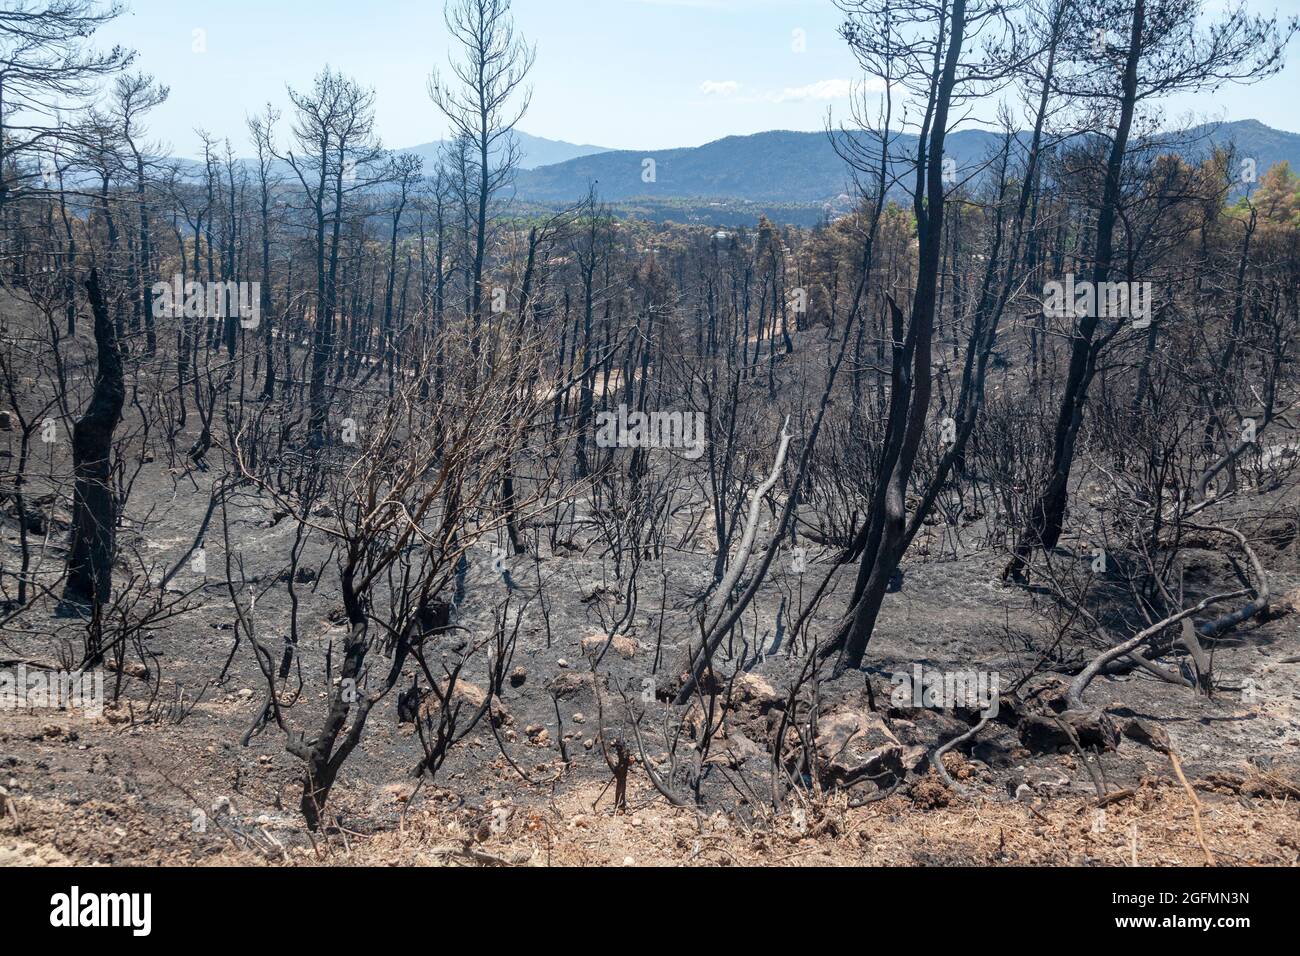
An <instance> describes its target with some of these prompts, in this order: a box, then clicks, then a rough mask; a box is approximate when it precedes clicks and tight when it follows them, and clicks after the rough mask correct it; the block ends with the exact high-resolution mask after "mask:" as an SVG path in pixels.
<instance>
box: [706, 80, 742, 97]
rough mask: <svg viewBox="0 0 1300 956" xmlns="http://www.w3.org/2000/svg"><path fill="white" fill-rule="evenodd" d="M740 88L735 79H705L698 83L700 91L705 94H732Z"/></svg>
mask: <svg viewBox="0 0 1300 956" xmlns="http://www.w3.org/2000/svg"><path fill="white" fill-rule="evenodd" d="M739 90H740V84H739V83H737V82H736V81H735V80H705V81H704V82H703V83H701V84H700V92H701V93H703V94H704V95H705V96H734V95H735V94H736V93H737V92H739Z"/></svg>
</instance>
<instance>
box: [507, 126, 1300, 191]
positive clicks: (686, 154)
mask: <svg viewBox="0 0 1300 956" xmlns="http://www.w3.org/2000/svg"><path fill="white" fill-rule="evenodd" d="M1180 139H1181V140H1183V141H1184V145H1183V146H1181V147H1180V149H1181V150H1182V151H1183V152H1184V153H1187V154H1189V155H1188V158H1189V159H1196V158H1198V157H1199V156H1201V155H1204V154H1206V153H1208V152H1209V150H1210V149H1211V148H1212V147H1213V146H1214V145H1217V144H1221V143H1228V142H1235V143H1236V145H1237V148H1238V153H1239V155H1241V156H1243V157H1251V158H1253V159H1255V161H1256V163H1257V166H1258V169H1259V171H1260V173H1261V174H1262V173H1263V171H1264V170H1266V169H1267V168H1268V167H1269V166H1271V165H1273V164H1274V163H1276V162H1279V161H1281V160H1289V161H1290V162H1291V165H1292V166H1294V167H1296V168H1300V135H1298V134H1296V133H1288V132H1284V131H1282V130H1275V129H1272V128H1270V127H1268V126H1265V125H1264V124H1263V123H1260V122H1258V121H1256V120H1242V121H1239V122H1235V123H1223V124H1215V125H1208V126H1201V127H1197V128H1195V129H1192V130H1189V131H1187V132H1186V133H1185V134H1183V136H1181V137H1180ZM999 142H1000V136H999V135H998V134H997V133H993V132H988V131H985V130H976V129H972V130H961V131H958V132H956V133H953V134H952V135H950V136H949V137H948V143H947V146H948V155H949V157H951V158H952V159H953V160H954V161H955V162H956V165H957V169H958V170H959V175H966V174H969V173H972V172H973V171H975V170H977V169H978V167H979V166H980V165H981V163H982V162H983V161H984V160H985V159H986V157H988V156H989V155H990V153H992V152H993V151H994V150H995V149H996V148H997V146H998V144H999ZM915 144H916V139H915V137H911V136H901V137H899V139H898V140H897V149H898V151H899V152H898V155H899V156H900V158H901V157H902V156H904V155H906V154H908V153H910V152H912V151H913V150H914V149H915ZM646 160H653V161H654V167H653V170H654V177H653V181H649V182H648V181H646V178H645V177H643V172H644V171H645V170H646V168H647V167H646ZM593 182H594V183H597V184H598V191H599V194H600V196H601V198H602V199H606V200H609V201H611V202H621V201H626V200H629V199H645V200H667V199H706V198H707V199H735V200H745V201H748V202H758V203H831V204H835V201H836V199H837V198H839V197H841V196H842V194H844V193H846V192H848V191H849V187H850V185H851V183H850V180H849V176H848V173H847V172H846V168H845V164H844V162H843V160H841V159H840V157H839V156H838V155H837V154H836V152H835V150H834V149H833V148H832V146H831V143H830V141H829V139H828V138H827V135H826V134H825V133H796V132H789V131H774V132H768V133H756V134H754V135H752V136H729V137H727V138H725V139H720V140H717V141H715V142H712V143H707V144H705V145H704V146H699V147H694V148H688V149H668V150H646V151H640V152H639V151H631V150H618V151H604V152H601V153H598V154H595V155H589V156H582V157H578V158H575V159H570V160H567V161H565V162H561V163H558V164H555V165H549V166H542V167H541V168H537V169H532V170H529V171H521V172H520V174H519V175H518V177H517V181H516V189H517V194H518V196H519V197H520V198H521V199H525V200H528V201H532V202H539V203H554V202H565V201H570V200H575V199H578V198H581V197H582V196H583V195H584V194H585V193H586V190H587V185H588V183H593Z"/></svg>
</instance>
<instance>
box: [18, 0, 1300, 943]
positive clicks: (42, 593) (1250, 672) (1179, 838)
mask: <svg viewBox="0 0 1300 956" xmlns="http://www.w3.org/2000/svg"><path fill="white" fill-rule="evenodd" d="M290 5H291V6H293V4H290ZM429 5H430V6H431V7H433V8H435V9H434V20H435V21H436V22H437V24H438V26H439V29H440V30H442V33H441V35H439V36H437V37H432V38H428V39H427V42H426V44H425V45H426V47H427V57H426V61H425V64H424V67H423V72H422V73H421V74H420V75H419V76H417V77H413V78H410V81H411V82H414V83H417V84H419V85H420V88H419V90H418V98H419V100H420V101H421V103H422V104H423V106H424V108H425V109H426V110H427V115H428V116H435V117H436V118H437V122H436V124H434V125H433V126H432V127H431V128H429V129H427V130H421V131H419V133H417V134H415V135H414V136H413V138H418V137H419V136H424V138H425V139H435V138H437V137H441V139H438V142H437V148H436V150H426V151H424V152H418V151H404V150H402V149H397V148H392V146H391V144H390V142H389V139H390V138H391V137H387V136H385V137H382V138H381V119H382V116H383V108H384V95H385V94H384V89H383V88H382V85H380V86H375V85H372V84H375V83H377V82H378V77H375V76H369V75H366V74H365V73H364V72H362V71H355V72H354V70H353V69H352V68H351V67H349V66H348V65H347V62H346V61H345V59H344V58H343V57H339V58H334V57H333V56H332V55H331V56H330V57H329V59H330V64H329V65H326V60H327V55H326V53H325V52H322V53H321V54H320V55H319V56H318V57H317V56H316V54H315V53H314V52H313V53H312V56H313V57H314V58H315V61H316V63H317V65H316V68H315V73H314V76H312V77H311V78H309V79H308V80H306V81H305V82H299V81H298V80H296V79H290V80H289V81H288V82H287V83H286V82H283V81H281V80H279V79H277V80H276V88H275V89H268V92H267V94H266V95H265V96H264V97H262V99H260V100H258V99H253V100H249V101H247V102H240V103H239V104H238V109H239V111H240V112H241V113H242V114H243V115H244V116H245V118H246V119H245V122H244V124H243V125H242V126H241V127H239V128H230V127H227V126H225V125H219V124H217V123H213V124H212V125H211V126H209V124H208V122H207V120H205V119H204V118H203V117H193V118H190V119H188V120H186V123H187V125H188V127H189V128H190V130H191V131H190V133H189V134H188V137H187V139H186V140H185V141H183V142H182V141H177V138H173V137H166V136H164V135H162V134H160V133H159V132H158V131H157V126H158V124H160V123H161V122H162V119H163V117H166V116H168V115H169V114H168V113H167V111H168V109H169V103H170V102H171V100H172V97H173V95H174V92H173V90H174V89H180V85H181V84H186V83H188V84H193V83H194V82H196V80H195V78H193V77H186V76H184V75H176V76H170V75H168V74H167V72H166V71H165V70H164V69H163V67H162V66H155V65H154V64H152V63H151V62H150V59H149V57H148V56H147V55H145V54H144V53H137V52H136V50H135V49H134V48H133V46H132V45H129V44H126V43H123V44H117V43H116V42H114V41H113V40H112V39H111V38H113V37H117V36H119V35H121V34H119V33H116V32H113V31H115V30H117V29H119V28H120V27H121V25H122V24H123V23H124V22H127V23H128V25H131V24H130V23H129V20H130V18H131V17H132V16H133V14H131V12H130V11H129V10H128V9H127V8H126V7H125V6H120V5H118V4H116V3H114V2H98V0H4V3H3V5H2V6H0V785H2V786H0V863H8V864H17V865H44V864H57V865H78V866H80V865H91V864H146V865H173V866H177V865H179V866H193V865H198V864H210V863H211V864H226V865H236V866H241V867H243V866H246V867H280V866H321V865H325V866H349V865H399V866H408V865H421V866H434V865H436V866H454V867H483V866H546V865H591V866H623V865H636V866H647V865H649V866H654V865H691V866H738V865H742V866H788V867H793V866H809V865H827V864H833V865H855V866H862V865H891V866H935V865H960V866H1011V865H1031V866H1069V867H1092V866H1135V865H1136V866H1188V867H1200V866H1207V867H1210V866H1233V865H1237V866H1240V865H1262V866H1294V865H1296V864H1297V862H1298V861H1300V813H1298V812H1297V798H1300V692H1298V691H1297V686H1298V685H1297V678H1298V677H1300V364H1298V363H1300V174H1298V173H1297V171H1296V170H1294V169H1292V167H1291V165H1290V163H1289V162H1288V161H1287V160H1286V159H1279V160H1276V161H1274V160H1272V159H1270V157H1271V156H1273V153H1265V152H1261V151H1260V148H1259V147H1258V145H1257V143H1258V141H1254V142H1255V143H1256V145H1252V143H1251V142H1242V141H1240V140H1234V139H1233V138H1232V137H1230V136H1227V135H1220V134H1219V133H1216V132H1215V129H1216V127H1215V124H1213V123H1210V124H1205V125H1198V124H1197V123H1196V122H1192V121H1184V118H1183V117H1182V116H1181V115H1180V114H1179V112H1178V111H1177V110H1176V109H1175V107H1173V106H1171V105H1169V104H1170V103H1182V102H1187V98H1189V97H1190V98H1193V99H1195V100H1196V101H1198V102H1199V103H1200V104H1201V108H1202V109H1204V110H1206V111H1210V110H1212V104H1213V103H1214V101H1215V97H1216V96H1217V95H1219V94H1220V92H1221V91H1223V90H1225V89H1228V88H1232V89H1235V90H1239V91H1240V90H1249V89H1255V88H1259V89H1265V88H1267V84H1269V83H1273V82H1276V81H1277V80H1278V78H1279V77H1282V78H1285V77H1286V76H1288V75H1289V76H1290V77H1291V78H1292V79H1291V82H1292V89H1293V88H1294V76H1295V74H1294V73H1293V72H1289V71H1290V70H1292V69H1293V68H1292V67H1291V65H1290V63H1289V57H1288V54H1289V53H1290V52H1291V47H1292V46H1293V40H1294V36H1295V33H1296V31H1297V23H1296V20H1295V19H1294V18H1293V17H1290V16H1288V15H1287V13H1286V10H1285V9H1283V10H1282V11H1281V12H1274V11H1272V10H1271V9H1269V10H1268V11H1264V10H1263V9H1262V7H1260V6H1259V5H1257V4H1254V3H1252V4H1249V5H1241V4H1238V3H1225V4H1203V3H1200V2H1196V0H1010V2H992V0H907V2H900V0H826V2H825V4H824V5H823V6H824V7H825V8H826V10H825V11H822V12H821V15H823V16H828V17H833V21H834V29H833V30H831V31H829V32H827V33H826V34H825V35H820V34H819V35H817V36H816V37H814V39H816V41H817V42H818V43H819V44H821V46H820V47H819V48H818V49H820V50H822V51H825V50H826V49H827V48H830V47H834V49H835V51H836V55H843V56H847V57H849V58H850V59H851V62H852V63H853V64H854V66H855V69H856V71H857V75H856V77H855V79H854V80H853V83H852V86H851V87H850V88H849V89H848V92H847V93H846V94H845V95H844V96H843V98H842V99H839V100H837V101H835V102H833V104H832V105H831V108H829V109H826V108H825V104H823V105H822V106H820V107H818V109H819V110H820V111H821V113H822V114H824V115H823V116H822V118H821V120H820V122H821V127H820V129H819V130H818V131H817V132H816V134H815V136H811V135H810V136H809V138H808V143H810V144H812V145H809V146H808V148H809V149H813V148H816V149H819V150H829V151H830V152H831V153H832V154H833V168H834V176H835V180H834V183H833V188H832V189H828V190H827V195H826V201H825V202H820V201H819V203H818V204H815V206H809V207H808V214H807V215H806V216H793V215H787V213H788V212H789V208H788V207H786V206H783V205H781V204H780V203H774V204H769V205H766V206H764V205H763V203H764V202H766V200H764V199H762V198H760V199H756V200H754V204H753V208H752V209H751V211H752V212H753V214H752V215H749V216H748V219H747V220H746V221H738V220H737V218H735V217H732V218H727V219H724V218H722V217H721V214H719V218H716V219H711V218H710V216H709V209H710V205H709V203H708V202H707V200H710V199H711V198H712V197H711V196H710V195H707V194H705V193H704V192H702V191H692V190H695V187H687V186H682V187H681V191H680V192H678V193H675V194H674V193H672V192H671V191H670V188H671V187H672V186H673V184H674V183H677V182H682V181H683V180H682V179H680V178H675V177H684V176H687V175H688V174H689V175H696V174H697V171H696V169H695V167H694V166H691V165H690V164H691V163H697V164H698V163H704V162H705V159H704V158H703V157H704V156H705V155H706V150H707V149H708V147H701V148H700V149H699V150H694V151H692V150H686V149H681V150H669V151H660V152H653V151H637V150H610V151H604V152H601V153H598V154H593V155H591V156H586V157H579V158H573V159H564V160H560V161H556V162H548V163H547V164H545V165H539V164H538V162H537V161H536V157H537V153H536V152H535V150H536V149H538V148H539V147H537V145H536V143H535V141H534V140H535V139H536V138H531V137H527V136H526V135H524V134H522V133H521V129H520V127H521V124H522V125H523V126H524V127H526V128H529V129H532V128H535V127H533V126H530V125H529V122H530V118H531V117H533V116H534V115H535V114H536V112H537V111H538V110H539V109H541V108H542V107H543V104H544V103H545V102H546V100H545V98H546V97H548V96H553V95H555V96H558V95H559V94H553V93H552V92H551V91H550V87H549V86H548V85H547V83H546V82H544V80H545V77H546V76H548V75H549V74H546V73H544V72H543V71H544V70H545V69H547V68H548V66H547V61H548V57H551V56H555V57H557V58H562V57H564V56H565V55H566V54H564V53H561V52H556V53H555V54H552V53H551V52H550V50H549V49H548V43H547V40H546V37H545V36H535V35H530V33H529V31H528V30H526V27H527V26H528V25H529V24H532V23H534V22H536V21H535V19H533V18H535V17H536V16H539V15H540V14H539V13H538V12H537V11H536V10H535V9H529V8H530V7H532V6H534V5H531V4H530V3H528V2H527V0H516V3H515V4H514V7H515V8H518V9H512V5H511V3H510V2H509V0H447V2H446V4H445V9H444V7H443V4H442V3H441V0H439V2H438V3H437V4H434V3H433V2H432V0H430V4H429ZM380 6H381V7H382V6H383V5H382V4H381V5H380ZM591 6H592V8H593V9H592V11H591V14H590V16H591V17H593V18H596V19H597V20H599V18H600V17H602V16H607V15H608V16H613V14H612V13H608V12H602V11H604V8H605V7H606V4H604V3H601V4H593V5H591ZM614 6H615V5H614V4H610V5H609V7H611V8H612V7H614ZM634 6H635V5H634ZM723 6H724V7H728V5H726V4H724V5H723ZM1284 6H1285V5H1284ZM650 7H653V5H650ZM594 8H600V9H599V10H598V9H594ZM566 9H567V8H566ZM638 9H641V8H638ZM746 9H748V5H747V4H744V3H742V4H739V5H738V11H733V14H734V15H735V16H743V15H745V14H744V11H745V10H746ZM659 13H662V11H659ZM525 14H527V15H528V17H527V18H526V17H525ZM558 15H559V14H557V16H558ZM647 15H648V14H647ZM656 15H658V14H656ZM683 15H684V16H685V15H687V14H683ZM753 15H754V16H758V15H759V14H758V13H754V14H753ZM801 15H802V14H801ZM201 19H202V18H197V19H196V22H201ZM134 21H135V22H134V24H133V26H132V28H138V29H140V30H142V31H143V30H144V28H145V27H146V26H147V24H148V22H149V21H148V19H147V16H143V15H142V16H136V17H135V18H134ZM792 22H793V23H794V25H795V26H797V25H798V22H800V21H797V20H796V21H792ZM575 29H576V28H575ZM792 29H793V27H792ZM801 32H802V31H801V30H799V29H794V36H793V40H792V39H791V33H790V30H789V29H786V30H785V31H784V33H783V34H781V35H779V36H777V38H776V41H775V42H776V43H777V44H778V45H780V44H785V45H786V46H789V45H791V43H793V45H795V46H796V47H797V46H798V44H799V43H800V42H801V37H800V35H799V34H800V33H801ZM142 36H143V33H142ZM176 42H177V43H184V44H185V45H186V46H189V45H191V44H192V45H193V46H194V47H195V51H194V55H195V57H196V62H198V60H199V58H201V57H202V56H203V55H205V50H206V49H207V47H208V46H210V45H212V44H215V43H217V42H218V40H217V35H216V33H215V32H214V33H213V35H212V36H208V35H207V34H206V32H205V31H204V30H201V29H196V30H195V31H194V33H193V36H192V37H191V36H190V35H188V34H187V35H186V36H184V37H182V38H181V39H179V40H177V41H176ZM286 42H288V41H286ZM620 42H623V43H627V44H634V43H635V39H634V38H630V37H625V38H624V39H623V40H622V41H620ZM809 42H811V41H809ZM199 47H204V49H199ZM795 52H796V53H800V52H801V51H799V50H797V49H796V50H795ZM209 55H210V54H209ZM754 55H755V57H760V56H761V54H759V53H757V52H756V53H755V54H754ZM762 55H765V54H762ZM827 55H829V54H828V53H825V52H821V53H818V52H817V50H813V51H812V52H810V53H809V54H808V56H809V57H813V56H827ZM168 62H170V61H168ZM195 69H196V70H197V69H199V68H198V67H195ZM628 69H629V71H632V70H634V69H635V66H634V64H633V63H632V61H631V59H630V60H629V66H628ZM155 70H156V71H157V72H156V73H155V72H154V71H155ZM592 82H599V81H596V80H593V81H592ZM629 82H630V80H629ZM778 85H779V84H778ZM735 87H736V84H730V85H729V84H726V83H715V84H709V83H706V84H705V88H706V89H705V92H706V93H707V94H708V95H715V96H716V97H732V99H734V100H736V101H741V102H742V105H743V99H744V96H745V91H744V88H743V87H741V89H740V92H739V93H735V92H734V88H735ZM281 94H283V95H281ZM205 95H206V96H208V97H210V98H212V99H213V100H214V101H215V100H217V99H220V98H223V97H227V96H229V95H232V94H230V93H229V92H227V91H223V90H221V89H219V88H218V87H217V85H216V84H215V83H213V84H212V88H211V89H209V90H208V91H207V93H206V94H205ZM566 95H567V94H566ZM704 95H705V94H701V96H704ZM761 95H766V94H755V96H756V97H759V96H761ZM817 95H820V93H819V94H817ZM277 97H278V98H277ZM1179 97H1181V98H1182V99H1178V98H1179ZM797 98H798V97H795V96H794V95H793V94H790V93H789V91H787V93H785V94H781V93H777V94H775V95H773V96H772V102H773V103H775V104H781V105H784V104H785V103H787V102H788V101H790V100H792V99H797ZM827 98H828V99H829V94H827ZM546 108H548V109H552V110H553V109H555V108H556V107H555V106H554V105H552V106H548V107H546ZM565 108H566V109H567V110H568V111H569V112H581V111H583V110H584V109H586V107H585V106H583V104H582V103H580V102H570V103H568V104H567V106H566V107H565ZM737 108H740V107H737ZM776 108H777V107H776V106H773V107H772V109H776ZM420 115H425V114H420ZM547 115H551V114H549V113H548V114H547ZM1293 115H1294V114H1293ZM411 122H412V123H414V120H412V121H411ZM595 122H597V123H598V122H599V119H598V118H597V119H596V120H595ZM813 122H818V120H816V119H815V118H814V120H813ZM773 125H775V123H774V124H773ZM973 127H978V128H979V129H980V138H979V139H978V140H977V142H978V144H979V145H978V148H977V149H974V148H971V147H970V145H969V144H970V143H972V142H973V140H972V139H971V138H970V136H971V134H970V130H971V129H972V128H973ZM597 128H598V127H597ZM1260 128H1261V129H1267V128H1266V127H1262V126H1260ZM725 132H727V130H719V133H718V135H719V136H721V135H723V134H724V133H725ZM1269 132H1270V133H1273V134H1275V135H1276V137H1291V138H1295V136H1294V134H1290V133H1281V132H1279V131H1275V130H1270V131H1269ZM595 135H596V134H594V133H593V134H592V138H593V139H594V138H595ZM791 135H793V134H791ZM611 138H612V137H611ZM720 142H721V143H722V144H724V145H725V144H728V143H731V142H732V141H731V140H722V141H720ZM800 142H803V141H802V140H801V141H800ZM1287 142H1289V140H1287ZM561 145H563V144H561ZM715 145H716V144H715ZM1279 148H1280V147H1279ZM688 153H689V154H691V156H695V155H696V154H699V157H700V158H691V156H688V155H687V154H688ZM679 154H680V156H679ZM707 155H709V156H715V155H716V154H714V153H708V154H707ZM818 155H822V154H821V153H819V154H818ZM709 161H710V162H722V160H716V159H714V160H709ZM731 162H732V163H733V164H734V165H733V166H731V167H729V168H726V169H720V170H717V171H716V173H717V178H718V181H724V180H726V178H727V177H729V176H730V177H736V178H737V179H739V178H741V177H748V179H762V178H765V177H770V178H771V179H772V181H773V182H777V181H779V180H780V179H781V177H786V176H792V175H794V174H795V173H796V172H797V169H795V167H798V166H799V163H798V161H797V160H793V159H792V160H790V161H789V162H786V160H785V159H783V158H782V157H781V156H777V155H767V154H761V155H760V154H757V153H755V154H754V155H748V154H746V155H739V154H738V155H737V157H736V158H735V159H734V160H731ZM804 168H805V169H806V167H804ZM593 171H594V172H593ZM562 173H563V175H565V176H569V177H570V179H571V181H572V187H573V188H572V189H570V194H569V195H568V197H567V198H566V199H564V200H562V201H558V200H554V199H550V198H543V197H542V193H541V192H540V189H541V187H540V186H538V185H537V184H538V183H541V182H543V181H545V182H546V183H549V184H552V186H553V184H554V183H557V182H559V179H558V177H560V175H561V174H562ZM565 182H566V183H567V182H570V180H565ZM552 186H548V188H552ZM553 188H555V189H559V188H560V187H559V186H553ZM717 195H718V196H721V195H723V194H722V193H721V192H720V193H718V194H717ZM626 196H632V197H637V196H644V197H651V198H653V197H668V198H661V199H655V200H654V203H659V205H654V204H653V203H651V201H650V199H647V200H646V205H644V206H638V201H637V200H636V199H626V198H623V197H626ZM687 200H690V202H691V203H693V205H692V204H689V203H688V202H687ZM792 201H793V200H792ZM673 203H678V204H679V205H678V206H676V207H674V206H673ZM723 205H724V203H723V202H722V200H720V199H719V200H718V201H716V202H714V203H713V207H714V208H717V209H721V208H722V207H723ZM727 208H728V209H730V208H731V207H727ZM746 208H750V207H746ZM664 209H667V210H668V211H667V212H666V213H665V212H664ZM674 209H676V210H677V211H676V212H674ZM652 212H653V214H651V213H652ZM746 215H748V214H746ZM73 925H75V924H73Z"/></svg>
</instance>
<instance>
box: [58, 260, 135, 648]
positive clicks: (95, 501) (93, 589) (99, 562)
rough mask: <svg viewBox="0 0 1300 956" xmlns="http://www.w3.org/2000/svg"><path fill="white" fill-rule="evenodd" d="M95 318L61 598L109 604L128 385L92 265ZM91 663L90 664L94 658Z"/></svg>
mask: <svg viewBox="0 0 1300 956" xmlns="http://www.w3.org/2000/svg"><path fill="white" fill-rule="evenodd" d="M86 291H87V293H88V294H89V296H90V308H91V312H92V314H93V316H94V320H95V351H96V358H97V361H98V368H97V370H96V372H95V391H94V394H93V395H92V396H91V399H90V405H89V406H88V407H87V408H86V412H85V414H84V415H82V416H81V418H80V419H78V420H77V423H76V425H75V426H74V427H73V430H72V467H73V474H74V476H75V479H76V483H75V486H74V489H73V504H72V539H71V550H70V552H69V555H68V578H67V583H66V585H65V588H64V594H63V596H64V599H65V600H68V601H72V602H75V603H77V604H82V605H92V606H100V605H103V604H105V603H107V601H108V598H109V595H110V593H111V591H112V583H113V582H112V570H113V555H114V547H115V532H116V527H117V503H116V501H115V500H114V495H113V488H112V452H113V431H114V429H116V428H117V423H118V421H119V419H121V417H122V404H123V402H124V400H125V398H126V385H125V383H124V381H123V377H122V356H121V353H120V351H119V350H118V344H117V335H116V332H115V330H114V328H113V323H112V321H111V320H110V319H109V315H108V306H107V305H106V304H105V302H104V297H103V294H102V292H101V291H100V288H99V274H98V272H97V271H96V270H94V269H92V270H91V272H90V279H89V280H88V281H87V282H86ZM92 663H93V662H92Z"/></svg>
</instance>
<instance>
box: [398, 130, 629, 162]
mask: <svg viewBox="0 0 1300 956" xmlns="http://www.w3.org/2000/svg"><path fill="white" fill-rule="evenodd" d="M513 135H514V137H515V141H516V142H517V143H518V144H519V151H520V162H519V168H520V169H536V168H537V167H538V166H551V165H554V164H555V163H563V162H566V161H568V160H572V159H577V158H579V157H582V156H590V155H593V154H596V153H605V152H608V150H607V149H605V147H603V146H579V145H577V144H576V143H566V142H564V141H563V140H559V139H546V138H545V137H544V136H533V135H531V134H529V133H525V132H523V131H522V130H515V131H514V134H513ZM441 146H442V141H441V140H435V141H434V142H432V143H421V144H420V145H419V146H408V147H406V148H405V149H397V150H393V152H397V153H415V154H416V155H417V156H420V157H422V158H423V159H424V168H425V169H426V170H429V169H433V168H434V166H435V165H437V161H438V150H439V149H440V148H441Z"/></svg>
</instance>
